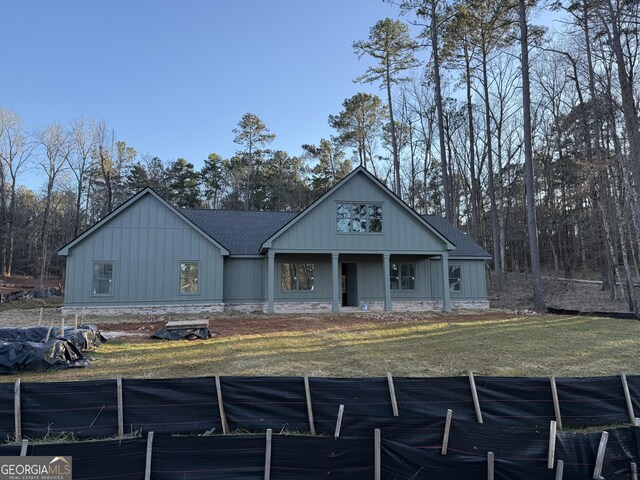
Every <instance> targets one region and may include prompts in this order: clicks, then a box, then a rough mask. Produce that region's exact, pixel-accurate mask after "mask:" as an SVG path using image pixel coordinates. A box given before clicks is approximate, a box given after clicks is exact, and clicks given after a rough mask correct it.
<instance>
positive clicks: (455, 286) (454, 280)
mask: <svg viewBox="0 0 640 480" xmlns="http://www.w3.org/2000/svg"><path fill="white" fill-rule="evenodd" d="M449 291H450V292H451V293H460V292H462V266H460V265H449Z"/></svg>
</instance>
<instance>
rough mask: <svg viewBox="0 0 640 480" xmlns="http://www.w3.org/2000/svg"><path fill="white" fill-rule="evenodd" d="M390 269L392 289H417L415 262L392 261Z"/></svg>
mask: <svg viewBox="0 0 640 480" xmlns="http://www.w3.org/2000/svg"><path fill="white" fill-rule="evenodd" d="M389 270H390V271H389V276H390V280H391V290H415V289H416V264H415V263H392V264H391V265H390V266H389Z"/></svg>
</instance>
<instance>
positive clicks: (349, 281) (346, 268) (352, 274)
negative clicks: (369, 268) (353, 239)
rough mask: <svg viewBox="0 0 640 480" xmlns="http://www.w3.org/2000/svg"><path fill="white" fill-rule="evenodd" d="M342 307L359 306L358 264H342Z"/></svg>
mask: <svg viewBox="0 0 640 480" xmlns="http://www.w3.org/2000/svg"><path fill="white" fill-rule="evenodd" d="M342 306H343V307H357V306H358V264H357V263H343V264H342Z"/></svg>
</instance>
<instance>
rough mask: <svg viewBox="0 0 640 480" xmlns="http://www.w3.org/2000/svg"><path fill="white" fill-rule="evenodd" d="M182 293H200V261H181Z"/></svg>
mask: <svg viewBox="0 0 640 480" xmlns="http://www.w3.org/2000/svg"><path fill="white" fill-rule="evenodd" d="M180 293H181V294H184V295H196V294H198V293H200V262H180Z"/></svg>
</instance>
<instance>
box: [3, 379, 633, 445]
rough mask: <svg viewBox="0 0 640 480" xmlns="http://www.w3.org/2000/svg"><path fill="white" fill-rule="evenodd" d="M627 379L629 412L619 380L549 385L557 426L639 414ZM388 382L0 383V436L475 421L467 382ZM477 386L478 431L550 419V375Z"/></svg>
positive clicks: (348, 430)
mask: <svg viewBox="0 0 640 480" xmlns="http://www.w3.org/2000/svg"><path fill="white" fill-rule="evenodd" d="M626 380H627V384H628V391H629V404H630V405H631V408H629V405H628V404H627V401H626V397H625V392H624V389H623V381H622V377H613V376H611V377H594V378H558V379H556V385H557V392H558V399H559V402H558V404H559V412H560V415H559V417H560V419H561V420H562V422H563V424H564V425H565V426H571V427H585V426H595V425H611V424H622V423H630V422H631V417H632V414H633V418H634V420H635V418H636V416H637V414H636V413H635V412H638V413H640V377H639V376H628V377H626ZM392 382H393V386H394V388H393V389H392V388H390V382H389V379H387V378H363V379H357V378H355V379H346V378H310V379H309V390H308V393H309V396H308V398H309V402H307V395H306V391H305V383H304V380H303V378H302V377H219V378H218V379H217V381H216V378H215V377H199V378H183V379H157V380H149V379H123V380H122V383H121V385H122V389H121V392H120V393H118V383H117V382H116V381H115V380H101V381H88V382H63V383H24V384H20V382H19V381H17V382H16V383H17V385H14V384H7V383H2V384H0V435H1V438H3V439H7V438H9V437H14V438H17V439H20V438H21V436H25V437H28V438H37V437H42V436H44V435H46V434H47V433H73V434H75V435H77V436H79V437H82V438H89V437H98V438H99V437H109V436H115V435H118V434H119V433H120V432H122V433H123V434H128V433H135V432H139V431H140V432H142V433H143V434H144V433H146V432H149V431H153V432H155V433H156V434H170V433H179V434H200V433H205V432H210V433H220V432H222V433H228V432H229V431H235V430H239V429H244V430H248V431H252V432H264V431H266V429H268V428H270V429H272V430H273V431H274V432H281V431H289V432H292V431H300V432H307V431H310V430H311V425H312V423H313V426H314V427H315V431H316V433H319V434H329V435H332V434H333V433H334V431H335V429H336V423H337V419H338V411H339V407H340V405H342V406H343V409H344V412H343V416H342V434H343V435H364V434H365V433H364V432H366V431H368V430H371V429H373V428H382V427H385V428H386V427H387V426H390V427H391V426H392V425H394V424H395V425H397V427H396V428H400V429H401V428H403V427H402V425H403V422H405V423H406V424H407V425H410V426H411V427H410V428H413V429H415V428H417V427H420V426H423V427H425V428H427V429H428V428H429V427H430V425H432V424H433V423H434V422H442V421H444V418H445V416H446V415H447V410H448V409H451V410H452V411H453V420H454V421H469V422H476V421H477V414H476V408H475V406H474V401H473V399H472V389H471V382H470V380H469V378H467V377H453V378H394V379H392ZM217 383H218V384H219V391H220V395H218V388H217ZM475 385H476V390H477V397H478V404H477V407H478V409H479V411H480V412H481V414H482V418H483V423H484V424H487V425H497V426H498V425H515V426H521V427H537V428H543V429H547V428H549V422H550V421H551V420H558V418H556V415H555V410H554V402H553V397H552V393H551V382H550V379H549V378H528V379H527V378H517V377H515V378H509V377H475ZM392 392H394V393H395V395H394V394H393V393H392ZM118 398H121V402H118ZM393 398H395V400H396V404H397V410H398V411H397V413H398V416H395V415H394V413H395V412H394V408H393V405H394V402H393V401H392V400H393ZM414 421H415V422H417V423H414ZM225 424H226V426H228V428H227V429H226V430H225ZM406 428H409V427H406ZM369 434H370V433H369ZM425 441H426V440H425ZM405 443H406V442H405Z"/></svg>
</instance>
